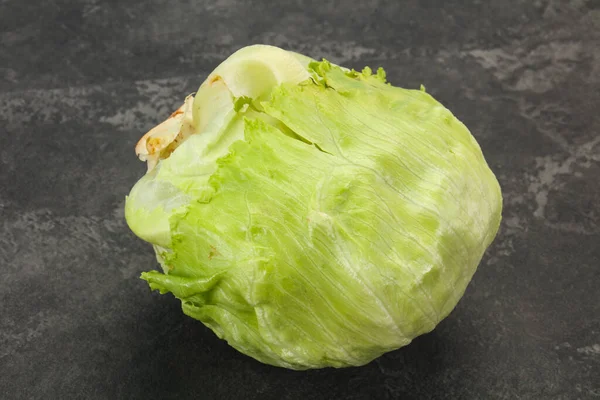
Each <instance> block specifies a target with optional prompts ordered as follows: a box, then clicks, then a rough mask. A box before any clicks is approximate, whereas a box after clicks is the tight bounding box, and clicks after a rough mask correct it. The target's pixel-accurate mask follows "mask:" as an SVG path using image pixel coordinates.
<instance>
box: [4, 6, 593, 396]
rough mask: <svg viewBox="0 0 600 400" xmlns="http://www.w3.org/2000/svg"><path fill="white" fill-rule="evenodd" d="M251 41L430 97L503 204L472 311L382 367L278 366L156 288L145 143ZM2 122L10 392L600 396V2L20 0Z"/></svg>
mask: <svg viewBox="0 0 600 400" xmlns="http://www.w3.org/2000/svg"><path fill="white" fill-rule="evenodd" d="M34 3H39V4H38V5H34ZM271 3H272V4H271ZM267 4H271V5H267ZM274 4H277V5H274ZM252 43H267V44H274V45H277V46H281V47H285V48H288V49H293V50H296V51H300V52H303V53H306V54H308V55H311V56H314V57H327V58H328V59H330V60H332V61H334V62H337V63H342V64H344V65H347V66H350V67H355V68H359V67H362V66H364V65H370V66H373V67H377V66H383V67H384V68H385V69H386V71H387V73H388V78H389V80H390V81H391V82H392V83H394V84H395V85H398V86H403V87H409V88H417V87H419V85H420V84H424V85H425V86H426V87H427V90H428V92H430V93H432V94H433V95H434V96H435V97H436V98H437V99H439V100H440V101H441V102H442V103H443V104H445V105H446V106H447V107H448V108H450V109H451V110H452V111H453V112H454V113H455V114H456V115H457V116H458V117H459V119H461V120H462V121H463V122H465V124H466V125H467V126H469V127H470V129H471V130H472V132H473V134H474V136H475V137H476V138H477V140H478V141H479V143H480V144H481V147H482V149H483V151H484V154H485V155H486V158H487V160H488V162H489V164H490V166H491V168H492V169H493V170H494V171H495V172H496V174H497V176H498V179H499V181H500V183H501V185H502V187H503V192H504V201H505V209H504V213H503V214H504V220H503V224H502V227H501V231H500V233H499V236H498V238H497V239H496V241H495V242H494V244H493V245H492V246H491V248H490V249H489V250H488V252H487V254H486V256H485V258H484V259H483V261H482V263H481V265H480V267H479V269H478V271H477V273H476V274H475V277H474V279H473V282H472V283H471V284H470V286H469V287H468V289H467V292H466V294H465V296H464V298H463V300H461V302H460V303H459V305H458V307H457V308H456V309H455V311H454V312H453V313H452V314H451V315H450V316H449V317H448V318H447V319H446V320H444V321H443V322H442V323H441V324H440V325H439V326H438V328H437V329H436V330H435V331H433V332H432V333H430V334H427V335H424V336H422V337H420V338H418V339H416V340H415V341H414V342H413V343H412V344H411V345H409V346H407V347H405V348H403V349H400V350H398V351H395V352H392V353H389V354H387V355H384V356H383V357H381V358H379V359H378V360H376V361H374V362H372V363H370V364H368V365H366V366H364V367H361V368H351V369H343V370H333V369H326V370H318V371H309V372H294V371H287V370H284V369H280V368H274V367H270V366H266V365H262V364H260V363H258V362H256V361H254V360H253V359H251V358H249V357H246V356H244V355H242V354H239V353H237V352H236V351H235V350H233V349H232V348H230V347H229V346H228V345H227V344H226V343H225V342H223V341H221V340H219V339H217V338H216V337H215V335H214V334H213V333H212V332H210V331H209V330H208V329H207V328H205V327H204V326H203V325H202V324H201V323H200V322H197V321H194V320H192V319H191V318H188V317H186V316H184V315H183V314H182V312H181V310H180V304H179V302H178V301H177V300H176V299H174V298H173V297H172V296H159V295H158V294H156V293H151V292H150V290H149V289H148V287H147V285H146V283H145V282H143V281H141V280H140V279H138V277H139V274H140V273H141V272H142V271H144V270H149V269H154V268H155V267H156V262H155V259H154V256H153V254H152V252H151V249H150V247H149V246H148V245H146V244H145V243H143V242H142V241H141V240H139V239H137V238H136V237H135V236H134V235H133V234H132V233H131V232H130V231H129V229H128V227H127V225H126V223H125V221H124V219H123V204H124V197H125V195H126V194H127V193H128V191H129V189H130V188H131V186H132V185H133V184H134V183H135V182H136V180H137V179H138V178H139V177H140V176H141V175H142V174H143V173H144V170H145V166H144V164H142V163H141V162H139V161H138V160H137V159H136V157H135V155H134V152H133V146H134V144H135V142H136V141H137V139H138V138H139V137H140V136H141V134H142V133H144V132H145V131H147V130H148V129H149V128H150V127H152V126H154V125H155V124H156V123H158V122H160V121H162V119H164V118H165V117H166V116H167V115H168V114H169V113H170V112H171V111H173V110H174V109H175V108H176V107H177V106H179V104H180V102H181V100H182V99H183V97H184V96H185V95H186V94H188V93H190V92H193V91H194V90H195V89H196V88H197V86H198V85H199V83H201V81H202V80H203V79H204V77H205V76H206V75H207V73H208V72H210V71H211V70H212V68H213V67H215V66H216V65H217V63H219V62H220V61H221V60H223V59H224V58H225V57H227V56H228V55H229V54H231V53H232V52H233V51H234V50H236V49H237V48H239V47H241V46H243V45H247V44H252ZM0 126H1V128H0V265H1V267H2V279H1V280H0V305H1V307H0V397H1V398H3V399H71V398H73V399H74V398H78V399H145V398H155V399H353V400H359V399H593V398H600V178H599V177H600V2H598V1H592V0H590V1H585V0H536V1H533V0H501V1H495V2H491V1H490V2H486V1H480V0H466V1H465V0H448V1H422V0H409V1H397V2H384V1H378V0H369V1H364V2H358V1H357V2H343V1H331V0H320V1H308V0H297V1H291V0H285V1H280V2H277V3H275V2H261V1H235V0H216V1H206V2H191V1H181V0H170V1H166V0H148V1H141V0H132V1H129V2H127V3H125V2H116V1H107V2H101V1H97V0H82V1H77V2H76V1H68V0H62V1H61V0H54V1H48V2H41V1H39V2H27V1H17V0H6V1H2V2H0Z"/></svg>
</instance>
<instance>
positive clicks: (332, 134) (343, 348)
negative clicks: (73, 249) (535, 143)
mask: <svg viewBox="0 0 600 400" xmlns="http://www.w3.org/2000/svg"><path fill="white" fill-rule="evenodd" d="M136 151H137V152H138V155H139V156H140V158H141V159H142V160H145V161H147V162H148V168H149V170H148V173H147V174H146V175H145V176H144V177H142V178H141V179H140V180H139V182H138V183H137V184H136V185H135V186H134V187H133V189H132V190H131V193H130V195H129V196H128V198H127V201H126V210H125V211H126V219H127V222H128V224H129V226H130V228H131V229H132V231H133V232H134V233H136V234H137V235H138V236H139V237H140V238H142V239H144V240H146V241H148V242H149V243H151V244H152V245H153V246H154V249H155V252H156V255H157V259H158V261H159V263H160V265H161V267H162V271H161V272H159V271H150V272H145V273H143V274H142V278H143V279H145V280H146V281H147V282H148V283H149V285H150V287H151V288H152V289H155V290H159V291H160V292H161V293H168V292H170V293H172V294H173V295H174V296H176V297H177V298H178V299H180V300H181V303H182V307H183V312H184V313H185V314H187V315H189V316H191V317H192V318H195V319H197V320H200V321H202V322H203V323H204V324H205V325H206V326H208V327H209V328H210V329H212V330H213V331H214V332H215V333H216V334H217V336H219V337H220V338H223V339H225V340H227V342H228V343H229V344H230V345H231V346H233V347H235V348H236V349H237V350H239V351H240V352H242V353H244V354H247V355H249V356H251V357H254V358H255V359H257V360H259V361H261V362H263V363H267V364H271V365H276V366H281V367H286V368H290V369H308V368H322V367H346V366H358V365H363V364H366V363H368V362H370V361H371V360H373V359H375V358H376V357H378V356H380V355H381V354H383V353H385V352H388V351H391V350H394V349H397V348H399V347H402V346H405V345H407V344H409V343H410V342H411V340H412V339H413V338H415V337H416V336H419V335H421V334H423V333H426V332H429V331H431V330H432V329H434V327H435V326H436V325H437V324H438V323H439V322H440V321H441V320H442V319H443V318H445V317H446V316H447V315H448V314H449V313H450V312H451V311H452V309H453V308H454V307H455V306H456V304H457V303H458V301H459V299H460V298H461V296H462V295H463V293H464V291H465V288H466V287H467V285H468V283H469V281H470V280H471V278H472V276H473V274H474V272H475V270H476V268H477V265H478V264H479V262H480V260H481V258H482V256H483V254H484V252H485V250H486V248H487V247H488V246H489V245H490V243H491V242H492V240H493V239H494V237H495V235H496V233H497V230H498V226H499V223H500V219H501V209H502V196H501V192H500V187H499V185H498V182H497V180H496V178H495V176H494V174H493V173H492V171H491V170H490V168H489V167H488V165H487V164H486V161H485V159H484V157H483V155H482V152H481V149H480V147H479V145H478V144H477V142H476V141H475V139H474V138H473V136H472V135H471V134H470V133H469V131H468V129H467V128H466V127H465V126H464V125H463V124H462V123H461V122H460V121H459V120H458V119H456V117H454V115H452V113H451V112H450V111H449V110H448V109H446V108H445V107H443V106H442V105H441V104H440V103H438V102H437V101H436V100H435V99H434V98H433V97H431V96H430V95H429V94H427V93H426V92H425V91H424V90H423V89H422V90H407V89H402V88H397V87H394V86H391V85H390V84H389V83H387V82H386V77H385V73H384V71H383V70H382V69H379V70H378V71H376V72H373V71H372V70H371V69H369V68H365V69H363V70H362V71H361V72H357V71H354V70H348V69H346V68H343V67H339V66H336V65H334V64H331V63H330V62H328V61H326V60H323V61H321V62H317V61H314V60H312V59H310V58H308V57H305V56H302V55H299V54H296V53H292V52H288V51H285V50H282V49H278V48H275V47H271V46H262V45H257V46H250V47H246V48H243V49H241V50H239V51H238V52H236V53H234V54H233V55H232V56H231V57H229V58H228V59H227V60H226V61H224V62H223V63H222V64H221V65H220V66H219V67H217V68H216V69H215V71H213V72H212V73H211V74H210V75H209V76H208V78H207V79H206V81H205V82H204V83H203V84H202V85H201V86H200V89H199V90H198V92H197V93H196V94H195V96H188V98H187V99H186V101H185V103H184V105H183V106H182V107H181V108H180V109H179V110H177V111H176V112H175V113H173V115H172V116H171V117H170V118H169V119H167V120H166V121H165V122H164V123H162V124H161V125H159V126H158V127H156V128H154V129H153V130H151V131H150V132H148V134H146V135H145V136H144V137H143V138H142V140H140V142H139V143H138V146H137V147H136Z"/></svg>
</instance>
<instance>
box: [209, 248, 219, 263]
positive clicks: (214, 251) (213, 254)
mask: <svg viewBox="0 0 600 400" xmlns="http://www.w3.org/2000/svg"><path fill="white" fill-rule="evenodd" d="M220 255H221V253H219V251H218V250H217V248H216V247H215V246H210V252H209V253H208V259H209V260H212V259H213V257H216V256H220Z"/></svg>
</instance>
